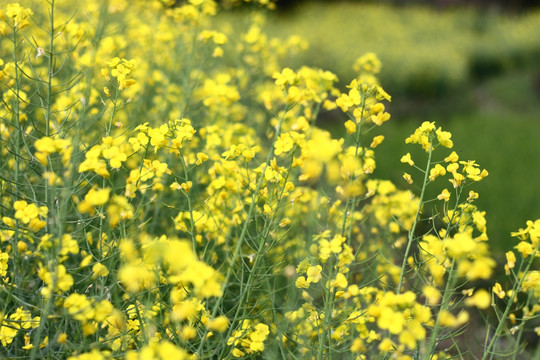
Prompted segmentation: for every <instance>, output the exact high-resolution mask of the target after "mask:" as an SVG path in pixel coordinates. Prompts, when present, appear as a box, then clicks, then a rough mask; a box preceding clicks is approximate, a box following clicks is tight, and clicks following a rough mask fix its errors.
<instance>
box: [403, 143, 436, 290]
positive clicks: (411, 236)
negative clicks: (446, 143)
mask: <svg viewBox="0 0 540 360" xmlns="http://www.w3.org/2000/svg"><path fill="white" fill-rule="evenodd" d="M432 153H433V145H432V144H430V146H429V151H428V161H427V165H426V170H425V172H424V182H423V184H422V191H421V192H420V200H419V201H418V209H417V210H416V215H415V217H414V223H413V225H412V227H411V229H410V230H409V236H408V241H407V248H406V249H405V254H404V255H403V263H402V264H401V272H400V275H399V284H398V287H397V292H396V293H397V294H400V293H401V288H402V286H403V278H404V277H405V268H406V267H407V258H408V257H409V252H410V251H411V246H412V243H413V241H414V239H415V238H414V232H415V231H416V225H417V224H418V219H419V217H420V214H421V213H422V205H423V202H424V194H425V192H426V187H427V184H428V181H429V168H430V167H431V155H432Z"/></svg>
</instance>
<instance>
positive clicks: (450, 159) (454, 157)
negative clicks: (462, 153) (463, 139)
mask: <svg viewBox="0 0 540 360" xmlns="http://www.w3.org/2000/svg"><path fill="white" fill-rule="evenodd" d="M458 160H459V156H458V154H457V153H456V152H455V151H452V153H451V154H450V155H448V156H447V157H445V158H444V161H445V162H451V163H455V162H458ZM449 171H450V170H449Z"/></svg>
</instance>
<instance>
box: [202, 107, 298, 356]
mask: <svg viewBox="0 0 540 360" xmlns="http://www.w3.org/2000/svg"><path fill="white" fill-rule="evenodd" d="M288 110H289V106H286V108H285V111H284V112H283V113H282V115H281V116H280V117H279V121H278V124H277V126H276V131H275V133H274V138H273V140H272V145H271V147H270V149H269V150H268V154H267V156H266V161H265V163H264V166H263V168H262V171H261V175H260V176H259V180H258V182H257V187H256V189H255V191H254V192H253V195H252V197H251V204H250V206H249V210H248V213H247V216H246V220H245V221H244V226H243V227H242V231H241V232H240V236H239V238H238V240H237V241H236V246H235V248H234V250H233V257H232V259H231V263H230V265H229V267H228V269H227V274H226V275H225V279H224V281H223V285H222V289H223V292H225V289H226V288H227V286H228V284H229V280H230V278H231V276H232V273H233V269H234V264H235V263H236V261H237V260H238V257H239V256H240V249H241V248H242V245H243V243H244V240H245V238H246V234H247V229H248V226H249V223H250V222H251V218H252V216H253V212H254V210H255V204H256V201H257V196H258V194H259V192H260V190H261V188H262V184H263V182H264V174H265V172H266V169H267V168H268V166H269V165H270V160H271V159H272V155H273V154H274V151H273V149H274V146H275V143H276V140H277V138H278V137H279V135H280V132H281V125H282V123H283V120H284V118H285V114H286V113H287V111H288ZM223 298H224V296H223V295H222V296H221V297H219V298H218V299H217V300H216V303H215V304H214V307H213V308H212V312H211V314H212V318H214V317H215V316H216V314H217V312H218V310H219V307H220V306H221V303H222V301H223ZM207 334H208V330H205V333H204V335H203V336H202V340H201V343H200V344H199V347H198V349H197V352H196V353H197V355H198V356H202V351H203V349H204V345H205V342H206V338H207Z"/></svg>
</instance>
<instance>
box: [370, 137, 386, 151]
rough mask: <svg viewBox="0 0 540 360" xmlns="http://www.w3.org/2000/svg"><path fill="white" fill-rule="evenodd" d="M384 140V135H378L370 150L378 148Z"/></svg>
mask: <svg viewBox="0 0 540 360" xmlns="http://www.w3.org/2000/svg"><path fill="white" fill-rule="evenodd" d="M383 140H384V135H378V136H375V137H374V138H373V140H372V141H371V145H369V147H370V148H372V149H375V148H376V147H377V146H379V145H380V144H381V143H382V142H383Z"/></svg>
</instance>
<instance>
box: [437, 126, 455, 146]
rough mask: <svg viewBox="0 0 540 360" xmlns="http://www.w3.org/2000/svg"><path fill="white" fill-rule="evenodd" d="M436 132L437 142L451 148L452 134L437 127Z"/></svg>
mask: <svg viewBox="0 0 540 360" xmlns="http://www.w3.org/2000/svg"><path fill="white" fill-rule="evenodd" d="M436 134H437V141H439V144H441V145H442V146H444V147H446V148H450V149H451V148H452V146H454V143H453V142H452V140H450V138H451V137H452V134H451V133H450V132H448V131H442V130H441V128H438V129H437V131H436Z"/></svg>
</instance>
